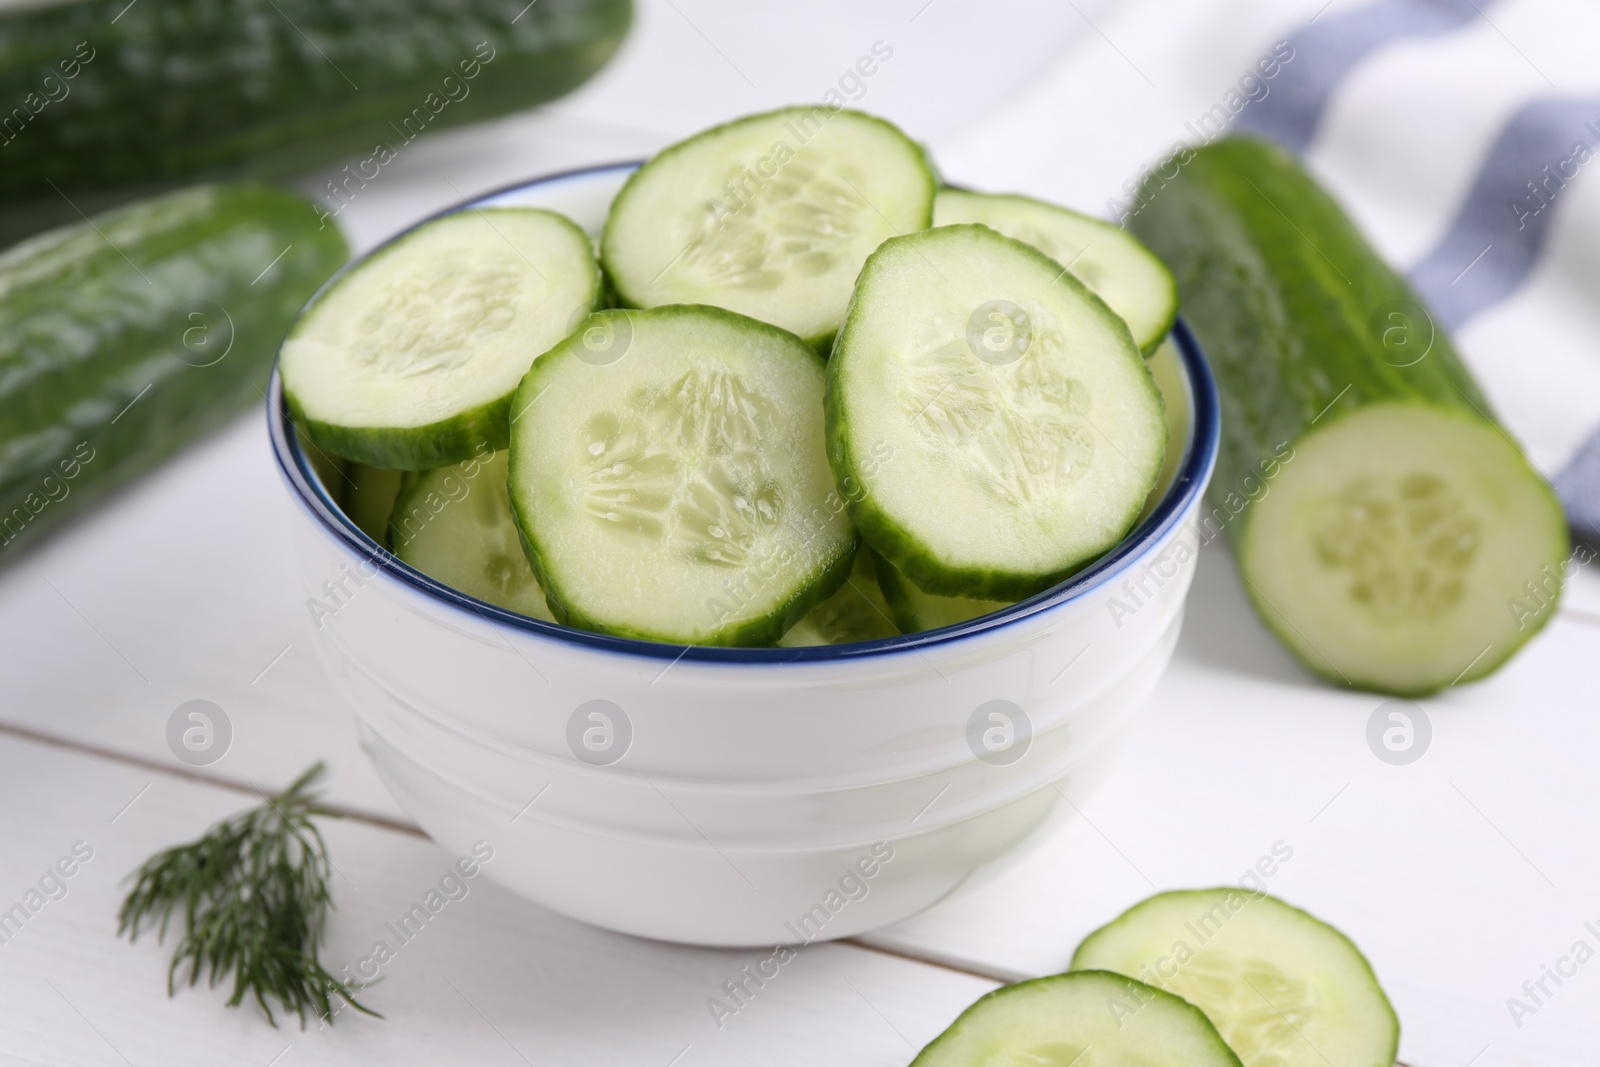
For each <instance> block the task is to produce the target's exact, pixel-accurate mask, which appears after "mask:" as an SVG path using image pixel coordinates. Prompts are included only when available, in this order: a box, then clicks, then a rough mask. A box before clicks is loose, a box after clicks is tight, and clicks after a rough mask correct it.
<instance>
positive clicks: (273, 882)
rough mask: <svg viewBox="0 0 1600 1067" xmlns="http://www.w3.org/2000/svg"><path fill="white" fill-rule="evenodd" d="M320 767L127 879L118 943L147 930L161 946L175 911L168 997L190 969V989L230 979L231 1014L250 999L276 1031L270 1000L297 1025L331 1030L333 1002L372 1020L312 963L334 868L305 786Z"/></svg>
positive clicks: (347, 990)
mask: <svg viewBox="0 0 1600 1067" xmlns="http://www.w3.org/2000/svg"><path fill="white" fill-rule="evenodd" d="M322 771H323V765H322V764H321V763H320V762H318V763H317V764H315V765H314V766H312V767H311V769H310V770H308V771H306V772H305V773H304V774H302V775H301V776H300V777H299V778H298V779H296V780H295V782H294V784H293V785H291V786H289V788H288V789H285V790H284V791H283V792H282V793H279V794H278V795H277V796H275V797H270V798H268V799H267V800H266V801H265V802H264V803H263V804H261V805H260V806H259V807H255V808H252V809H250V810H249V811H246V812H242V813H240V814H238V815H235V816H233V817H232V818H229V819H225V820H223V821H222V822H220V823H217V824H216V825H215V826H213V827H212V828H211V829H209V830H207V831H206V832H205V834H204V835H202V836H201V837H200V838H198V839H197V840H195V841H191V842H190V843H188V844H186V845H178V846H176V847H174V848H169V849H167V850H166V851H165V852H160V853H157V854H156V855H154V856H152V857H150V859H148V860H146V861H145V863H144V866H142V867H140V868H139V869H138V870H137V871H135V872H133V873H132V874H130V875H129V876H128V880H130V881H133V883H134V886H133V889H132V891H131V892H129V894H128V896H127V899H126V900H124V901H123V902H122V910H121V912H120V913H119V914H118V926H117V933H118V935H119V936H120V935H122V934H127V935H128V939H129V940H130V941H133V940H137V939H138V937H139V933H140V931H141V930H142V929H145V928H147V927H151V926H154V927H155V928H156V931H157V932H156V938H157V940H158V941H162V942H165V941H166V936H167V924H168V922H169V921H170V920H172V919H173V914H174V912H178V913H180V914H181V915H182V920H183V936H182V937H181V938H180V939H179V941H178V944H177V946H176V948H175V949H174V950H173V954H172V966H171V968H170V969H169V970H168V971H167V994H168V995H169V996H171V995H173V994H174V993H176V992H177V988H178V982H179V980H180V979H179V972H180V971H181V970H182V969H183V968H184V967H185V966H186V965H187V967H188V984H189V985H190V986H193V985H195V984H196V983H197V982H199V980H200V977H201V975H203V974H204V975H208V976H209V978H210V984H211V985H212V986H217V985H219V984H221V983H222V981H223V980H224V978H226V977H227V976H230V975H231V976H232V978H233V995H232V996H231V997H229V999H228V1006H229V1007H237V1006H238V1005H239V1004H242V1003H243V1002H244V1000H245V998H246V997H254V998H255V1001H256V1003H257V1004H259V1005H260V1006H261V1010H262V1011H263V1012H265V1013H266V1016H267V1021H268V1022H270V1023H272V1025H273V1026H277V1025H278V1022H277V1020H276V1019H275V1018H274V1017H273V1014H272V1007H271V1005H270V1004H269V1003H268V1002H269V1001H276V1002H277V1003H278V1004H280V1005H281V1006H282V1007H283V1008H284V1009H286V1010H288V1011H292V1012H294V1013H295V1014H296V1015H297V1016H299V1018H300V1027H301V1029H304V1028H305V1024H306V1017H307V1015H308V1014H309V1015H311V1016H313V1017H315V1018H319V1019H325V1020H329V1021H331V1020H332V1019H333V1016H334V1008H333V1003H332V998H333V997H339V998H341V999H343V1000H345V1001H346V1002H348V1003H349V1004H350V1006H351V1007H353V1008H355V1009H357V1010H358V1011H362V1012H365V1013H366V1014H368V1015H376V1014H377V1013H376V1012H374V1011H371V1010H370V1009H368V1008H366V1007H365V1006H363V1005H362V1004H361V1003H359V1002H358V1001H357V1000H356V998H355V991H356V990H357V989H359V988H361V986H360V984H359V983H346V982H342V981H340V980H339V979H338V978H336V977H334V976H333V975H331V974H329V973H328V972H327V970H326V969H325V968H324V967H323V966H322V962H321V960H320V959H319V958H318V955H317V950H318V946H319V945H320V944H321V943H322V932H323V925H324V922H325V920H326V919H327V915H328V911H329V909H330V908H332V907H333V900H332V896H331V894H330V893H329V890H328V881H329V876H330V874H331V873H332V867H333V865H332V864H331V863H330V862H329V861H328V850H327V847H326V845H325V844H324V842H323V840H322V834H321V832H320V831H319V830H318V829H317V827H316V824H315V823H313V822H312V821H311V820H312V818H313V817H315V816H319V815H320V816H328V817H330V818H337V817H338V816H337V815H336V814H335V813H333V812H330V811H328V810H326V809H325V808H322V807H321V806H319V804H318V803H317V800H318V796H317V794H316V793H314V792H312V791H311V785H312V783H313V782H314V781H316V779H317V778H318V777H319V776H320V775H321V774H322Z"/></svg>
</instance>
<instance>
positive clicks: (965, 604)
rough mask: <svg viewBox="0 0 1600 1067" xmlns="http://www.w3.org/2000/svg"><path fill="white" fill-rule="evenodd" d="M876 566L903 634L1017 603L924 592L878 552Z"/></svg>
mask: <svg viewBox="0 0 1600 1067" xmlns="http://www.w3.org/2000/svg"><path fill="white" fill-rule="evenodd" d="M873 568H874V572H875V573H876V575H877V579H878V587H879V588H880V589H881V590H883V600H884V603H885V604H887V605H888V607H889V614H890V617H891V618H893V619H894V624H895V625H896V626H898V627H899V628H900V631H901V632H902V633H908V634H914V633H921V632H922V631H923V630H937V629H938V628H939V627H941V626H954V625H955V624H956V623H958V622H966V621H967V620H968V619H976V618H977V617H978V616H980V615H987V614H989V613H990V612H991V611H999V610H1000V609H1001V608H1003V607H1007V606H1008V605H1010V604H1012V603H1014V602H1013V601H1009V600H969V599H967V598H966V597H961V596H936V595H934V594H933V593H924V592H923V591H922V590H920V589H918V588H917V587H916V586H915V585H913V584H912V583H911V582H908V581H906V578H905V575H903V574H901V573H900V572H899V571H897V570H895V569H894V565H893V564H891V563H890V562H889V561H888V560H886V559H884V558H883V557H882V556H879V555H877V554H876V553H874V554H873Z"/></svg>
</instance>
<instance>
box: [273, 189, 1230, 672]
mask: <svg viewBox="0 0 1600 1067" xmlns="http://www.w3.org/2000/svg"><path fill="white" fill-rule="evenodd" d="M638 166H639V164H638V163H633V162H630V163H608V164H602V165H599V166H593V167H582V168H578V169H574V170H568V171H561V172H559V173H556V174H550V175H546V176H545V177H542V178H535V179H533V180H531V181H522V182H516V183H514V184H511V185H507V186H503V187H501V188H499V189H494V190H491V191H489V192H486V193H483V194H481V195H479V196H476V197H474V198H473V199H471V200H468V201H464V202H463V203H460V204H457V205H455V206H453V207H448V208H445V209H444V210H443V211H438V212H435V213H434V214H432V215H429V216H427V217H426V218H423V219H419V220H418V221H417V222H416V223H414V224H412V225H411V226H408V227H407V228H406V229H404V230H402V231H400V232H399V233H397V234H395V235H394V236H392V237H390V238H389V239H388V240H386V241H384V242H383V243H382V244H380V245H378V246H377V247H375V248H373V249H371V250H370V251H368V252H367V253H365V254H364V255H362V256H358V257H356V258H355V259H352V260H351V261H350V262H349V263H347V264H345V266H344V267H342V268H340V269H339V270H338V271H337V272H336V273H335V274H334V275H333V276H332V277H331V278H329V279H328V280H327V281H326V282H324V283H323V284H322V286H321V287H320V288H318V290H317V292H316V293H315V294H314V295H313V296H312V297H311V299H310V300H308V301H307V302H306V308H310V307H311V306H312V305H313V304H315V303H316V302H317V301H318V300H319V299H321V298H322V295H323V294H324V293H325V292H327V291H328V289H329V287H330V286H332V285H333V284H334V283H336V282H337V281H338V280H339V279H340V278H342V277H343V276H344V275H345V274H346V273H347V272H349V271H350V270H351V269H353V268H354V267H356V266H357V265H359V264H360V263H362V262H364V261H365V260H366V259H368V258H369V257H371V256H373V255H375V254H376V253H377V252H379V251H380V250H382V249H383V248H386V247H388V246H389V245H390V244H393V243H394V242H395V241H398V240H400V239H401V238H402V237H405V236H406V235H407V234H409V233H410V232H411V231H412V230H415V229H416V228H417V227H418V226H422V225H424V224H425V223H428V222H431V221H433V220H434V219H437V218H441V217H443V216H445V215H451V214H455V213H456V212H459V211H467V210H471V209H472V208H474V207H476V206H478V205H481V204H484V203H486V202H488V201H491V200H495V199H498V198H500V197H503V196H507V195H509V194H511V193H514V192H518V191H520V190H524V189H528V188H531V187H533V186H540V185H552V184H554V183H556V182H562V181H571V180H575V179H582V178H590V177H593V176H595V175H598V174H601V173H604V172H607V171H616V170H622V169H629V170H632V169H636V168H637V167H638ZM301 313H302V314H304V310H302V312H301ZM1172 338H1173V340H1174V341H1176V342H1177V348H1178V355H1179V357H1180V359H1181V361H1182V364H1183V369H1184V373H1185V377H1186V379H1187V382H1188V385H1189V393H1190V403H1191V406H1192V408H1193V410H1192V412H1191V418H1190V420H1189V440H1188V442H1187V443H1186V444H1185V446H1184V455H1183V460H1182V461H1181V462H1180V463H1179V465H1178V472H1177V474H1176V475H1175V476H1174V478H1173V480H1172V484H1171V485H1170V486H1169V487H1168V488H1167V492H1166V494H1165V495H1164V496H1163V497H1162V499H1161V502H1160V503H1159V504H1157V505H1156V507H1155V510H1154V511H1152V512H1151V513H1150V514H1149V515H1147V516H1146V517H1145V518H1144V520H1143V521H1142V522H1140V523H1139V525H1138V526H1136V527H1135V528H1134V529H1133V531H1132V532H1131V533H1129V534H1128V536H1126V537H1124V538H1123V539H1122V540H1121V541H1120V542H1118V544H1117V546H1116V547H1115V548H1113V549H1111V550H1110V551H1109V552H1107V553H1106V554H1105V555H1103V556H1101V557H1100V558H1099V559H1097V560H1095V561H1094V562H1093V563H1091V564H1089V565H1088V566H1087V567H1085V568H1084V569H1083V570H1081V571H1079V572H1077V573H1076V574H1074V575H1073V576H1072V577H1070V578H1068V579H1066V580H1065V581H1063V582H1061V583H1060V584H1059V585H1055V586H1052V587H1051V588H1049V589H1047V590H1045V591H1044V592H1042V593H1038V594H1036V595H1034V596H1032V597H1029V598H1028V599H1027V600H1022V601H1018V602H1017V603H1015V604H1012V605H1011V606H1010V607H1007V608H1004V609H1002V610H1000V611H996V612H992V613H990V614H988V615H981V616H979V617H977V618H975V619H968V620H966V621H964V622H959V623H955V624H954V625H951V626H944V627H940V628H939V629H937V630H924V631H922V632H920V633H915V634H909V635H902V636H900V637H889V638H884V639H882V640H878V641H861V642H856V643H854V644H846V645H812V646H807V647H802V648H725V647H721V646H716V645H676V644H665V643H662V642H656V641H641V640H638V639H636V638H632V637H614V636H612V635H610V634H599V633H591V632H590V631H588V630H575V629H572V628H570V627H566V626H561V625H559V624H557V623H551V622H544V621H543V620H540V619H532V618H529V617H528V616H526V615H519V614H517V613H516V612H513V611H507V610H506V609H504V608H501V607H497V606H495V605H494V604H490V603H488V602H487V601H483V600H478V599H476V598H474V597H470V596H467V595H466V594H465V593H461V592H458V591H457V590H455V589H453V588H451V587H450V586H447V585H445V584H443V583H442V582H438V581H436V580H434V579H433V578H430V577H428V576H427V575H426V574H423V573H422V572H421V571H419V570H417V569H415V568H414V567H411V566H410V565H408V564H405V563H402V562H401V561H400V560H399V559H398V558H397V557H396V556H394V555H393V554H392V553H391V552H389V550H388V549H386V548H384V547H383V546H382V545H380V544H378V543H377V542H376V541H374V540H373V539H372V538H370V537H368V536H367V535H366V534H364V533H362V532H361V531H360V530H358V529H357V528H356V527H355V524H354V523H352V522H351V521H350V520H349V519H348V518H346V517H345V515H344V512H343V511H341V510H340V508H339V506H338V505H337V504H335V503H334V502H333V499H332V498H331V497H330V496H329V495H328V492H327V490H326V488H324V486H323V485H322V482H321V480H320V479H319V478H318V477H317V476H316V474H315V473H314V472H313V471H312V469H311V465H310V461H309V460H308V459H307V458H306V456H305V454H304V453H303V452H302V451H301V449H300V445H299V441H298V440H297V438H296V436H295V435H294V434H293V433H291V432H290V431H289V427H291V426H292V425H293V421H292V420H291V418H290V416H289V410H288V406H287V404H286V403H285V401H284V397H283V382H282V380H281V379H280V378H279V376H278V367H277V363H276V361H275V362H274V363H273V368H272V381H271V385H270V387H269V389H268V396H267V427H268V432H269V434H270V436H271V439H272V454H273V458H274V459H275V460H276V461H277V464H278V469H279V470H280V472H282V474H283V476H284V479H285V480H286V481H287V482H288V483H289V485H290V487H291V488H293V490H294V492H295V495H296V497H298V499H299V503H300V504H301V505H302V506H303V507H305V508H306V509H307V510H308V511H310V512H311V515H312V517H313V518H315V519H316V520H317V522H318V523H319V524H320V525H321V526H322V527H323V528H324V529H325V530H326V531H327V532H328V533H330V534H332V535H333V537H334V539H335V540H336V541H338V542H340V543H341V544H342V545H343V546H344V547H345V548H348V549H350V550H351V551H353V552H355V553H357V554H359V555H361V556H365V557H367V558H368V559H371V560H373V561H374V562H376V563H377V564H378V565H379V567H380V569H381V570H382V571H383V572H385V573H387V574H388V575H389V576H390V577H392V578H393V579H395V580H396V581H398V582H400V583H401V584H403V585H408V586H410V587H412V589H414V590H416V591H418V592H421V593H425V594H427V595H429V596H430V597H432V598H433V599H435V600H438V601H441V602H443V603H444V604H447V605H449V606H450V607H453V608H455V609H457V610H458V611H462V612H464V613H466V614H469V615H473V616H476V617H477V618H479V619H481V620H485V621H488V622H489V623H491V624H493V625H496V626H507V627H510V628H512V629H514V630H519V631H521V632H523V633H528V634H533V635H535V636H537V637H542V638H547V639H551V640H555V641H560V642H564V643H566V644H571V645H578V646H581V647H585V648H589V649H592V650H595V651H600V652H614V653H622V654H625V655H630V656H639V657H642V658H646V659H665V660H672V661H675V662H676V661H678V660H686V661H689V662H698V663H723V664H734V665H760V664H786V663H793V664H808V663H828V662H836V661H843V660H851V661H855V660H864V659H871V658H875V657H879V656H888V655H894V654H898V653H904V652H923V651H926V650H928V649H929V648H933V647H935V646H943V645H949V644H953V643H956V642H959V641H962V640H964V639H967V638H972V637H978V636H983V635H988V634H993V633H996V632H998V631H1001V630H1004V629H1006V628H1008V627H1010V626H1012V625H1015V624H1017V623H1020V622H1023V621H1024V620H1027V619H1030V618H1033V617H1034V616H1036V615H1039V614H1041V613H1043V612H1046V611H1051V610H1053V609H1055V608H1059V607H1062V606H1063V605H1066V604H1069V603H1071V602H1072V601H1074V600H1077V599H1079V598H1080V597H1082V596H1085V595H1086V594H1088V593H1090V592H1092V591H1093V590H1095V589H1098V588H1099V587H1101V586H1103V585H1106V584H1108V583H1110V582H1111V581H1114V580H1115V579H1116V578H1117V577H1118V576H1120V575H1121V574H1122V573H1123V572H1124V571H1126V570H1128V569H1129V568H1131V567H1132V566H1133V565H1134V564H1135V563H1137V562H1138V561H1139V560H1140V559H1141V558H1142V557H1143V556H1145V554H1146V553H1148V552H1149V550H1150V549H1151V548H1152V547H1153V546H1154V545H1155V544H1157V543H1158V542H1159V541H1161V539H1162V538H1163V537H1165V535H1166V534H1167V532H1168V531H1169V530H1171V529H1172V527H1173V526H1174V525H1176V524H1177V522H1178V521H1179V519H1180V518H1181V517H1182V516H1183V514H1184V513H1185V511H1187V510H1188V508H1189V505H1190V504H1191V503H1193V502H1194V501H1195V500H1196V498H1197V497H1199V495H1200V494H1201V493H1202V492H1203V491H1204V489H1205V485H1206V482H1207V481H1208V480H1209V478H1210V475H1211V471H1212V468H1213V467H1214V466H1215V464H1216V459H1217V448H1218V445H1219V443H1220V440H1221V426H1222V420H1221V408H1220V405H1219V403H1218V399H1217V384H1216V381H1215V379H1214V378H1212V376H1211V368H1210V366H1209V365H1208V364H1207V362H1206V358H1205V354H1204V353H1203V352H1201V350H1200V344H1199V342H1198V341H1196V340H1195V337H1194V334H1193V333H1191V332H1190V330H1189V327H1188V325H1187V324H1186V323H1185V322H1184V321H1183V319H1182V318H1179V319H1178V320H1177V321H1176V322H1175V323H1174V324H1173V327H1172Z"/></svg>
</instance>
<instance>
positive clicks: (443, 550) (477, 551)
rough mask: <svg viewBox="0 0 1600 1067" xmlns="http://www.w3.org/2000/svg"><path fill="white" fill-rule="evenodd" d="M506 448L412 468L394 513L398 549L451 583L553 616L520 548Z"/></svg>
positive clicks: (392, 539) (392, 538)
mask: <svg viewBox="0 0 1600 1067" xmlns="http://www.w3.org/2000/svg"><path fill="white" fill-rule="evenodd" d="M506 467H507V453H505V452H492V453H489V454H488V455H486V456H480V457H476V458H473V459H469V460H467V461H466V462H464V463H457V464H455V465H453V466H450V467H439V468H437V469H435V470H431V471H415V472H413V471H407V472H406V474H405V481H404V482H403V484H402V485H401V487H400V493H399V497H398V498H397V499H396V500H395V502H394V508H393V510H392V512H391V514H390V516H389V544H390V545H391V546H392V547H393V549H394V554H395V555H396V556H397V557H399V559H400V560H401V561H402V562H404V563H409V564H411V566H413V567H415V568H417V570H419V571H421V572H422V573H423V574H426V575H427V576H428V577H430V578H436V579H438V580H439V581H441V582H443V583H444V584H445V585H448V586H450V587H451V588H452V589H459V590H460V591H461V592H463V593H466V594H467V595H468V596H474V597H477V598H478V599H479V600H486V601H488V602H489V603H491V604H495V605H497V606H499V607H502V608H505V609H506V610H507V611H516V612H521V613H522V614H523V615H528V616H531V617H532V618H535V619H543V620H545V621H546V622H554V621H555V616H554V615H552V614H551V613H550V608H549V606H548V605H547V604H546V603H545V599H544V590H543V589H541V588H539V582H538V580H537V579H536V578H534V576H533V568H531V567H530V566H528V558H527V556H525V555H523V553H522V540H521V538H520V537H519V535H518V534H517V524H516V522H515V521H513V519H512V517H511V499H510V497H509V496H508V495H507V492H506Z"/></svg>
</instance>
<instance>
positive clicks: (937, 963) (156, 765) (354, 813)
mask: <svg viewBox="0 0 1600 1067" xmlns="http://www.w3.org/2000/svg"><path fill="white" fill-rule="evenodd" d="M0 736H7V737H15V738H17V739H19V740H22V741H28V742H31V743H33V744H38V745H47V746H49V747H50V748H54V749H59V750H61V751H63V752H72V753H76V754H77V755H81V756H92V757H95V758H97V759H103V760H110V761H111V762H113V763H120V764H122V765H123V766H125V767H137V768H139V769H140V770H142V771H149V772H150V773H151V774H159V775H162V776H164V777H167V778H175V779H178V780H179V781H184V782H192V783H194V784H196V785H204V786H211V787H213V788H216V789H224V790H227V791H228V792H232V793H238V794H240V795H241V796H245V797H248V798H250V799H251V800H253V801H259V800H260V799H261V797H262V795H263V793H264V792H265V790H262V789H260V788H258V787H256V786H255V785H252V784H250V783H249V782H240V781H235V780H233V779H230V778H221V777H213V776H212V775H209V774H201V773H200V772H199V771H193V770H189V769H188V768H185V767H172V766H169V765H167V764H165V763H162V762H161V761H159V760H153V759H147V758H145V757H143V756H134V755H129V754H128V753H126V752H118V751H116V750H115V749H110V748H105V747H102V746H100V745H90V744H85V743H83V742H81V741H74V740H70V739H68V738H63V737H55V736H53V735H51V734H46V733H41V732H39V731H37V730H30V729H28V728H26V727H22V726H13V725H11V724H9V723H0ZM272 788H278V787H277V786H273V787H272ZM322 807H323V808H324V809H326V810H327V811H328V812H329V813H330V814H333V815H337V816H338V817H339V818H341V819H344V820H346V821H349V822H353V823H364V824H366V825H368V826H372V827H376V828H377V829H380V830H391V831H394V832H395V833H401V834H407V835H409V836H411V837H419V838H422V839H424V840H429V838H428V835H427V834H425V833H423V832H422V830H421V829H420V828H419V827H417V826H414V825H412V824H411V823H407V822H401V821H400V820H398V819H389V818H385V817H384V816H382V815H373V814H371V813H370V812H365V811H358V810H356V809H353V808H348V807H345V806H343V805H340V804H327V803H324V804H323V805H322ZM837 943H838V944H841V945H850V946H851V947H853V948H858V949H862V950H864V951H867V952H876V953H878V954H879V955H881V956H892V957H894V958H895V959H901V960H906V961H907V962H909V963H918V964H922V965H923V966H927V967H937V968H939V969H940V970H943V971H951V972H954V973H956V974H964V975H966V976H968V977H970V978H982V979H984V980H985V981H989V982H999V983H1001V984H1002V985H1005V984H1009V983H1011V982H1014V981H1017V980H1018V977H1017V975H1015V974H1011V973H1009V972H1004V971H999V970H996V971H994V972H985V971H982V970H975V969H973V967H972V966H971V965H970V964H968V965H962V964H959V963H955V962H952V961H950V960H946V959H940V958H937V957H934V956H919V955H917V954H915V953H911V952H905V951H903V950H900V949H895V948H885V947H883V946H881V945H874V944H869V943H868V942H865V941H861V940H858V939H857V938H854V937H842V938H839V939H838V942H837Z"/></svg>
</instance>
